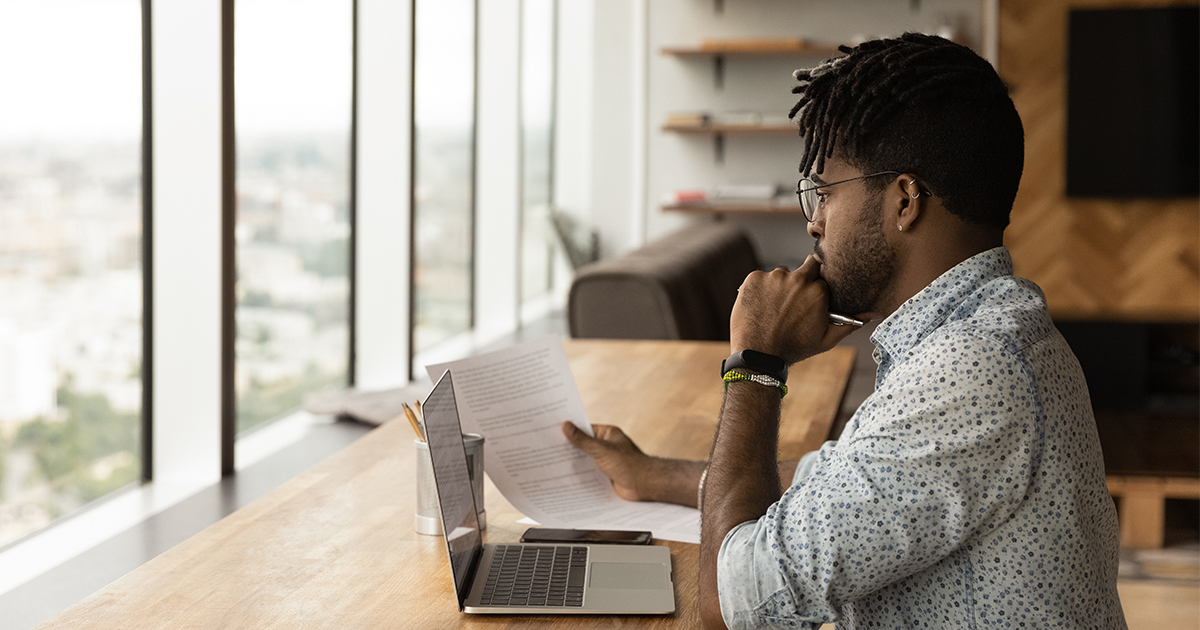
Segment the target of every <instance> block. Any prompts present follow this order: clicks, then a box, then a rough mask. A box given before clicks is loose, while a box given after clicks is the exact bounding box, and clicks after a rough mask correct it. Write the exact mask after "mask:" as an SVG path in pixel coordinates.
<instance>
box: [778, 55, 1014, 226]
mask: <svg viewBox="0 0 1200 630" xmlns="http://www.w3.org/2000/svg"><path fill="white" fill-rule="evenodd" d="M839 51H841V52H842V53H843V55H842V56H839V57H835V58H833V59H830V60H828V61H826V62H824V63H822V64H821V65H818V66H816V67H815V68H809V69H801V70H797V71H796V72H795V74H794V76H795V77H796V79H798V80H799V82H800V84H799V85H797V86H796V87H795V88H794V89H793V90H792V92H793V93H794V94H799V95H800V100H799V101H798V102H797V103H796V105H795V106H794V107H792V110H791V112H789V117H790V118H792V119H793V120H797V116H798V117H799V118H798V120H797V123H798V126H799V128H800V134H801V135H802V136H803V137H804V159H803V161H802V162H801V164H800V172H801V173H803V174H805V175H807V174H810V173H820V172H822V171H823V170H824V169H825V160H826V159H827V158H830V157H833V155H834V154H835V152H837V155H838V157H839V158H840V159H843V160H845V161H846V162H847V163H848V164H850V165H851V166H853V167H855V168H857V169H859V170H861V171H862V172H863V173H874V172H878V171H898V172H901V173H910V174H912V175H915V176H916V177H917V178H918V180H919V181H920V183H921V185H922V186H924V187H925V188H926V189H928V190H929V192H931V193H932V194H934V195H936V196H938V197H939V198H941V200H942V203H943V205H944V206H945V208H946V209H947V210H948V211H950V212H951V213H953V214H955V215H956V216H958V217H959V218H960V219H962V220H963V221H966V222H968V223H971V224H974V225H978V226H984V227H991V228H999V229H1004V227H1005V226H1007V225H1008V215H1009V212H1010V211H1011V210H1012V204H1013V199H1014V198H1015V197H1016V194H1017V185H1018V184H1019V183H1020V180H1021V170H1022V167H1023V164H1024V159H1025V147H1024V130H1023V128H1022V126H1021V118H1020V116H1019V115H1018V114H1017V110H1016V108H1015V107H1014V106H1013V103H1012V99H1010V98H1009V96H1008V90H1007V89H1006V87H1005V86H1004V83H1003V82H1002V81H1001V80H1000V77H999V76H998V75H997V74H996V71H995V69H993V68H992V66H991V64H989V63H988V62H987V61H985V60H984V59H983V58H981V57H980V56H979V55H977V54H975V53H974V52H972V51H971V50H970V49H969V48H966V47H965V46H961V45H959V44H955V43H953V42H951V41H948V40H946V39H943V38H941V37H935V36H931V35H922V34H918V33H906V34H904V35H902V36H901V37H899V38H896V39H879V40H873V41H868V42H864V43H862V44H860V45H858V46H856V47H853V48H851V47H848V46H841V47H839ZM887 184H888V182H887V181H886V179H884V178H880V179H877V180H874V181H871V180H867V183H866V185H868V186H876V187H878V188H879V189H882V187H884V186H886V185H887Z"/></svg>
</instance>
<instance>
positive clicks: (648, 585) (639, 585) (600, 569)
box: [591, 562, 671, 590]
mask: <svg viewBox="0 0 1200 630" xmlns="http://www.w3.org/2000/svg"><path fill="white" fill-rule="evenodd" d="M670 584H671V579H670V577H669V576H668V574H667V567H666V565H662V564H657V563H650V562H593V563H592V583H591V587H592V588H625V589H643V590H645V589H650V590H663V589H665V588H668V587H669V586H670Z"/></svg>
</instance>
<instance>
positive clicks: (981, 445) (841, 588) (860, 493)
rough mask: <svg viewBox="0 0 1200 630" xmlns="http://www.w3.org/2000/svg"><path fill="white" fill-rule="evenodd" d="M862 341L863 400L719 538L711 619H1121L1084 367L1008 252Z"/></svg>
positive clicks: (890, 623) (1029, 624)
mask: <svg viewBox="0 0 1200 630" xmlns="http://www.w3.org/2000/svg"><path fill="white" fill-rule="evenodd" d="M871 341H872V342H873V343H874V344H875V347H876V352H875V359H876V362H877V363H878V364H879V366H878V372H877V376H876V384H875V393H874V394H872V395H871V397H870V398H868V399H867V400H866V401H865V402H864V403H863V405H862V406H861V407H860V408H859V409H858V412H857V413H855V415H854V417H853V418H852V419H851V420H850V422H849V423H848V424H847V426H846V428H845V430H844V431H843V433H842V436H841V438H840V439H839V440H838V441H837V442H828V443H826V444H825V445H824V446H822V447H821V449H820V450H818V451H814V452H812V453H809V454H808V455H806V456H805V457H804V458H803V459H802V460H801V462H800V465H799V466H798V468H797V470H796V476H795V478H794V479H793V481H792V485H791V487H790V488H788V489H787V491H786V492H785V493H784V494H783V497H782V498H781V499H780V500H779V502H778V503H776V504H774V505H772V506H771V507H770V509H768V510H767V513H766V514H765V515H764V516H763V517H762V518H760V519H758V520H757V521H750V522H747V523H742V524H741V525H739V526H737V527H735V528H734V529H733V530H732V531H730V532H729V534H728V535H726V537H725V540H724V542H723V543H722V545H721V550H720V554H719V556H718V568H717V583H718V594H719V597H720V603H721V613H722V615H723V617H724V619H725V623H726V624H727V625H729V627H730V628H752V627H753V628H759V627H771V628H809V627H817V626H819V625H820V624H821V622H837V628H839V629H848V628H859V629H861V628H889V629H891V628H897V629H899V628H1100V629H1105V630H1108V629H1111V628H1125V620H1124V615H1123V613H1122V611H1121V603H1120V600H1119V599H1118V596H1117V583H1116V582H1117V547H1118V543H1117V538H1118V536H1117V517H1116V511H1115V509H1114V507H1113V501H1112V498H1111V497H1110V496H1109V494H1108V491H1107V489H1106V487H1105V483H1104V464H1103V460H1102V458H1101V453H1100V442H1099V440H1098V438H1097V436H1096V425H1095V420H1094V419H1093V417H1092V408H1091V403H1090V402H1089V399H1088V392H1087V386H1086V384H1085V383H1084V379H1083V373H1082V371H1081V370H1080V368H1079V363H1078V361H1076V359H1075V356H1074V354H1072V352H1071V349H1070V348H1069V347H1068V346H1067V344H1066V342H1065V341H1064V340H1063V337H1062V335H1060V334H1059V333H1058V331H1057V330H1056V329H1055V328H1054V326H1053V324H1052V323H1051V321H1050V316H1049V314H1048V312H1047V310H1046V303H1045V296H1044V295H1043V294H1042V292H1041V290H1039V289H1038V288H1037V286H1036V285H1034V284H1033V283H1031V282H1029V281H1027V280H1024V279H1021V278H1017V277H1014V276H1013V275H1012V260H1011V259H1010V258H1009V254H1008V250H1007V249H1006V248H1004V247H999V248H996V249H992V250H989V251H986V252H983V253H981V254H978V255H976V256H974V257H972V258H970V259H968V260H966V261H964V262H962V263H960V264H959V265H957V266H955V267H954V268H953V269H951V270H949V271H947V272H946V273H945V274H943V275H942V276H940V277H939V278H938V279H937V280H935V281H934V282H933V283H931V284H930V285H929V286H927V287H926V288H925V289H923V290H922V291H921V292H920V293H918V294H917V295H915V296H913V298H912V299H910V300H908V301H907V302H905V303H904V305H902V306H901V307H900V308H899V309H897V310H896V312H895V313H893V314H892V315H891V316H889V317H888V318H887V319H885V320H884V321H883V322H882V323H881V324H880V325H879V327H878V328H877V329H876V330H875V333H874V334H873V335H872V337H871ZM796 386H798V387H803V386H804V384H803V383H797V384H796Z"/></svg>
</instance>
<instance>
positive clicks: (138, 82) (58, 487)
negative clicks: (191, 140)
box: [0, 0, 143, 545]
mask: <svg viewBox="0 0 1200 630" xmlns="http://www.w3.org/2000/svg"><path fill="white" fill-rule="evenodd" d="M141 42H142V38H141V11H140V2H139V0H42V1H39V2H23V1H21V0H0V85H2V86H3V90H4V93H5V95H6V97H5V98H4V99H3V101H0V545H4V544H6V543H9V542H11V541H13V540H16V539H17V538H20V537H22V536H24V535H26V534H28V533H30V532H32V531H34V530H36V529H39V528H41V527H42V526H44V525H46V524H48V523H50V522H51V521H53V520H54V519H56V518H58V517H60V516H62V515H64V514H67V513H69V512H71V511H73V510H75V509H77V508H79V507H81V506H83V505H84V504H86V503H88V502H90V501H93V500H95V499H97V498H99V497H102V496H104V495H106V494H108V493H110V492H112V491H113V490H116V489H118V488H121V487H123V486H126V485H128V484H131V483H134V482H136V481H137V480H138V479H139V478H140V476H141V457H140V453H141V448H140V446H141V400H142V391H141V389H142V386H141V370H142V365H141V359H142V356H141V351H142V342H143V338H142V337H143V335H142V295H143V274H142V261H141V239H142V222H141V216H142V199H141V197H142V195H141V193H142V188H141V145H140V142H141V131H142V107H141V103H142V50H141Z"/></svg>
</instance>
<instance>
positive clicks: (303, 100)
mask: <svg viewBox="0 0 1200 630" xmlns="http://www.w3.org/2000/svg"><path fill="white" fill-rule="evenodd" d="M472 4H473V3H472V2H470V1H469V0H455V1H448V0H425V1H423V2H418V5H417V9H418V12H419V13H420V15H418V23H419V24H420V25H421V27H422V31H421V33H420V35H419V39H418V53H417V54H418V59H417V63H418V70H417V87H418V94H419V95H422V96H421V98H420V100H419V101H418V105H417V119H418V124H421V125H430V126H445V125H450V126H460V125H464V124H470V120H471V117H472V114H473V103H472V92H473V90H474V81H473V73H474V68H473V63H474V60H473V55H472V54H471V51H470V47H471V45H472V42H473V34H472V32H471V28H470V26H469V25H470V24H472V23H473V21H474V15H473V9H472ZM140 5H141V2H140V0H0V142H12V141H25V140H33V139H47V140H76V141H95V140H118V141H136V140H137V139H138V138H139V137H140V135H141V88H142V80H141V65H142V59H141V52H142V51H141V8H140ZM235 6H236V9H235V10H236V13H235V90H236V103H237V104H236V108H237V109H236V116H237V123H236V124H237V130H238V134H239V136H242V137H248V136H261V135H276V134H291V133H313V132H316V133H326V132H337V133H345V132H348V130H349V126H350V81H351V45H352V33H351V0H237V2H236V4H235ZM549 6H550V5H549V2H548V1H547V0H527V3H526V8H525V19H526V28H527V29H530V33H528V34H527V36H528V35H530V34H537V35H540V31H543V30H544V29H546V21H547V20H548V19H549V17H548V16H549ZM540 39H544V38H543V37H535V38H534V39H530V40H527V44H526V45H527V46H530V47H531V48H532V49H543V48H544V49H546V50H545V51H539V52H541V53H542V55H544V54H548V53H547V51H548V49H549V40H548V39H545V41H538V40H540ZM530 52H533V51H532V50H531V51H530ZM542 55H538V54H530V55H529V56H528V57H527V62H526V67H525V68H524V72H525V73H526V80H527V83H528V84H529V85H531V86H538V87H537V88H535V89H543V90H544V89H546V88H545V87H542V86H543V85H548V84H549V75H548V72H549V68H550V66H549V65H547V64H544V63H538V60H540V59H539V58H540V57H541V56H542ZM531 62H532V63H531ZM214 63H216V61H214ZM543 75H545V76H543ZM527 89H528V88H527ZM526 99H527V101H529V103H532V104H537V103H540V102H541V101H542V100H545V99H544V98H538V95H536V94H531V93H527V94H526ZM525 116H526V119H527V122H528V123H533V124H536V123H537V122H540V121H541V119H543V118H548V116H549V111H548V110H545V111H542V108H539V107H536V106H527V107H526V111H525Z"/></svg>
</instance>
